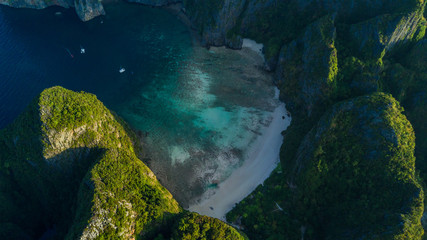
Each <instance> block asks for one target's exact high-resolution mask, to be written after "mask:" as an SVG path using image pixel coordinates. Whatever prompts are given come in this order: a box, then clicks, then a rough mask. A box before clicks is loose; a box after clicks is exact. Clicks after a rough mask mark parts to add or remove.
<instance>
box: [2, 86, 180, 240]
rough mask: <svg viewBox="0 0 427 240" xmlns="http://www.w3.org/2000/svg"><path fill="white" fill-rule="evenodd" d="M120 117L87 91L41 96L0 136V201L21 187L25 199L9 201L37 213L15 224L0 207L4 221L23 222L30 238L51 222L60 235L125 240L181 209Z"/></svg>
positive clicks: (47, 92) (61, 91)
mask: <svg viewBox="0 0 427 240" xmlns="http://www.w3.org/2000/svg"><path fill="white" fill-rule="evenodd" d="M119 121H121V120H116V116H114V115H113V114H112V113H110V111H109V110H108V109H107V108H105V106H104V105H103V104H102V103H101V102H100V101H99V100H97V99H96V97H95V96H94V95H92V94H87V93H75V92H72V91H69V90H66V89H63V88H60V87H55V88H51V89H48V90H45V91H44V92H43V93H41V95H40V96H39V97H38V98H37V99H35V101H34V102H33V103H32V104H31V105H30V106H29V109H28V110H27V111H26V112H25V113H24V114H23V115H21V116H20V117H19V118H18V119H17V121H16V122H15V123H14V124H12V125H11V126H10V127H9V128H7V129H5V130H3V131H2V132H1V134H0V145H1V152H0V163H1V166H7V167H6V168H2V169H1V172H0V175H1V176H2V178H4V179H1V180H2V181H1V183H2V184H1V185H0V198H2V199H3V198H5V200H6V202H8V201H7V200H8V199H9V198H10V195H9V193H8V191H9V190H8V189H12V191H15V190H16V189H19V192H20V193H19V195H20V198H21V199H23V200H24V203H21V202H19V201H18V202H15V203H14V206H15V207H16V208H20V207H24V208H26V207H25V206H30V209H29V210H28V211H29V212H30V213H34V214H35V215H37V216H39V217H37V218H34V219H26V220H25V221H24V222H19V221H16V219H14V218H9V217H7V216H9V213H8V211H10V210H13V208H12V209H10V210H7V209H3V210H4V211H5V212H4V213H5V214H2V216H6V218H4V217H2V219H1V220H0V221H1V223H2V224H3V223H8V224H12V225H13V226H20V227H22V229H23V230H24V231H25V233H26V234H28V235H30V236H31V237H32V238H38V237H40V235H41V234H40V231H43V229H45V230H46V229H47V228H49V227H46V226H49V225H53V224H55V225H56V234H57V235H56V236H57V237H58V238H62V239H64V238H66V239H77V238H78V239H95V238H99V237H106V236H110V237H111V236H115V237H114V238H121V239H129V238H132V237H135V236H136V235H137V234H139V233H141V232H142V231H145V230H146V229H147V228H148V227H149V225H150V224H151V223H152V222H153V221H162V219H163V218H164V216H165V214H174V213H178V212H179V211H180V207H179V206H178V203H177V202H176V201H175V200H174V199H173V198H172V195H171V194H170V193H169V192H168V191H167V190H166V189H165V188H164V187H163V186H161V185H160V183H159V182H158V181H157V179H156V177H155V176H154V174H153V173H152V172H151V170H150V169H149V168H148V167H147V166H145V165H144V164H143V163H142V162H141V161H140V160H139V159H137V157H136V156H135V149H134V145H133V143H132V140H131V138H130V137H129V136H130V135H129V134H128V133H127V130H126V129H125V128H124V126H125V125H122V124H121V123H119ZM8 182H9V183H11V185H9V186H8V187H7V188H6V186H5V185H3V183H8ZM12 196H13V194H12ZM21 204H25V205H23V206H21ZM73 206H74V207H73ZM71 209H72V210H71ZM32 221H38V222H40V223H41V224H42V226H40V224H39V223H38V222H32ZM26 222H28V225H27V223H26ZM31 222H32V224H31ZM43 225H45V226H43ZM4 231H6V233H7V231H8V230H4V229H3V228H2V229H0V234H2V233H4Z"/></svg>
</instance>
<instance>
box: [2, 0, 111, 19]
mask: <svg viewBox="0 0 427 240" xmlns="http://www.w3.org/2000/svg"><path fill="white" fill-rule="evenodd" d="M0 4H4V5H8V6H10V7H16V8H36V9H42V8H46V7H50V6H60V7H65V8H70V7H74V8H75V9H76V13H77V15H78V16H79V18H80V19H81V20H82V21H88V20H90V19H92V18H94V17H97V16H99V15H105V11H104V7H103V6H102V3H101V1H98V0H0Z"/></svg>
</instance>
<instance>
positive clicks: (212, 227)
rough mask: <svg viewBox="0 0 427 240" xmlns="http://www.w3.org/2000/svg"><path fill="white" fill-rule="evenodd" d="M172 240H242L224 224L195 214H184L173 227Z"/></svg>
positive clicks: (238, 234)
mask: <svg viewBox="0 0 427 240" xmlns="http://www.w3.org/2000/svg"><path fill="white" fill-rule="evenodd" d="M173 229H174V231H173V237H172V238H173V239H182V240H198V239H200V240H202V239H206V240H208V239H211V240H214V239H224V240H244V239H247V238H245V237H244V236H242V235H241V234H240V233H239V232H238V231H237V230H235V229H234V228H232V227H230V226H228V225H227V224H225V223H224V222H222V221H220V220H218V219H216V218H211V217H207V216H201V215H199V214H197V213H185V214H183V216H182V217H181V218H180V219H179V221H178V222H177V223H176V224H175V226H174V227H173Z"/></svg>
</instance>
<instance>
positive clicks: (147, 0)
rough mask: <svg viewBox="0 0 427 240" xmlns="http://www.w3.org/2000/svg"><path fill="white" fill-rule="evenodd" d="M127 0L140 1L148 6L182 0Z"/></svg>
mask: <svg viewBox="0 0 427 240" xmlns="http://www.w3.org/2000/svg"><path fill="white" fill-rule="evenodd" d="M127 1H128V2H134V3H141V4H145V5H149V6H157V7H159V6H164V5H168V4H172V3H178V2H182V0H127Z"/></svg>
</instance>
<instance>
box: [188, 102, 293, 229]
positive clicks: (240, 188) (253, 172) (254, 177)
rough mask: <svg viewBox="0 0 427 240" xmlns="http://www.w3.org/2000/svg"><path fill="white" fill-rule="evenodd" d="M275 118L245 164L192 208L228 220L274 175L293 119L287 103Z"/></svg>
mask: <svg viewBox="0 0 427 240" xmlns="http://www.w3.org/2000/svg"><path fill="white" fill-rule="evenodd" d="M272 117H273V119H272V122H271V123H270V125H268V126H267V127H265V128H264V129H262V135H260V136H259V137H258V138H257V139H256V140H255V142H254V143H253V144H252V145H251V146H250V149H249V151H248V154H247V156H246V158H245V161H244V162H243V165H242V166H241V167H239V168H238V169H236V170H235V171H234V172H233V173H232V174H231V175H230V177H228V178H227V179H226V180H225V181H224V182H221V183H220V184H219V185H218V188H217V189H215V193H214V194H209V193H205V194H203V195H202V197H201V201H199V202H197V203H195V204H193V205H190V207H189V209H188V210H190V211H193V212H197V213H199V214H202V215H207V216H211V217H215V218H219V219H221V220H224V221H225V214H226V213H227V212H228V211H230V210H231V209H232V208H233V207H234V205H235V204H236V203H238V202H240V201H241V200H243V199H244V198H245V197H246V196H248V195H249V194H250V193H251V192H252V191H253V190H255V188H256V187H257V186H258V185H259V184H262V183H263V182H264V181H265V179H267V178H268V177H269V176H270V174H271V172H272V171H273V170H274V169H275V168H276V166H277V163H278V162H279V153H280V146H281V145H282V142H283V136H282V134H281V132H282V131H284V130H285V129H286V128H287V127H288V126H289V125H290V122H291V117H290V116H287V111H286V108H285V104H284V103H280V104H279V106H278V107H277V108H276V109H275V110H274V112H273V113H272ZM283 117H284V119H283ZM207 194H209V195H208V196H207Z"/></svg>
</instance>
